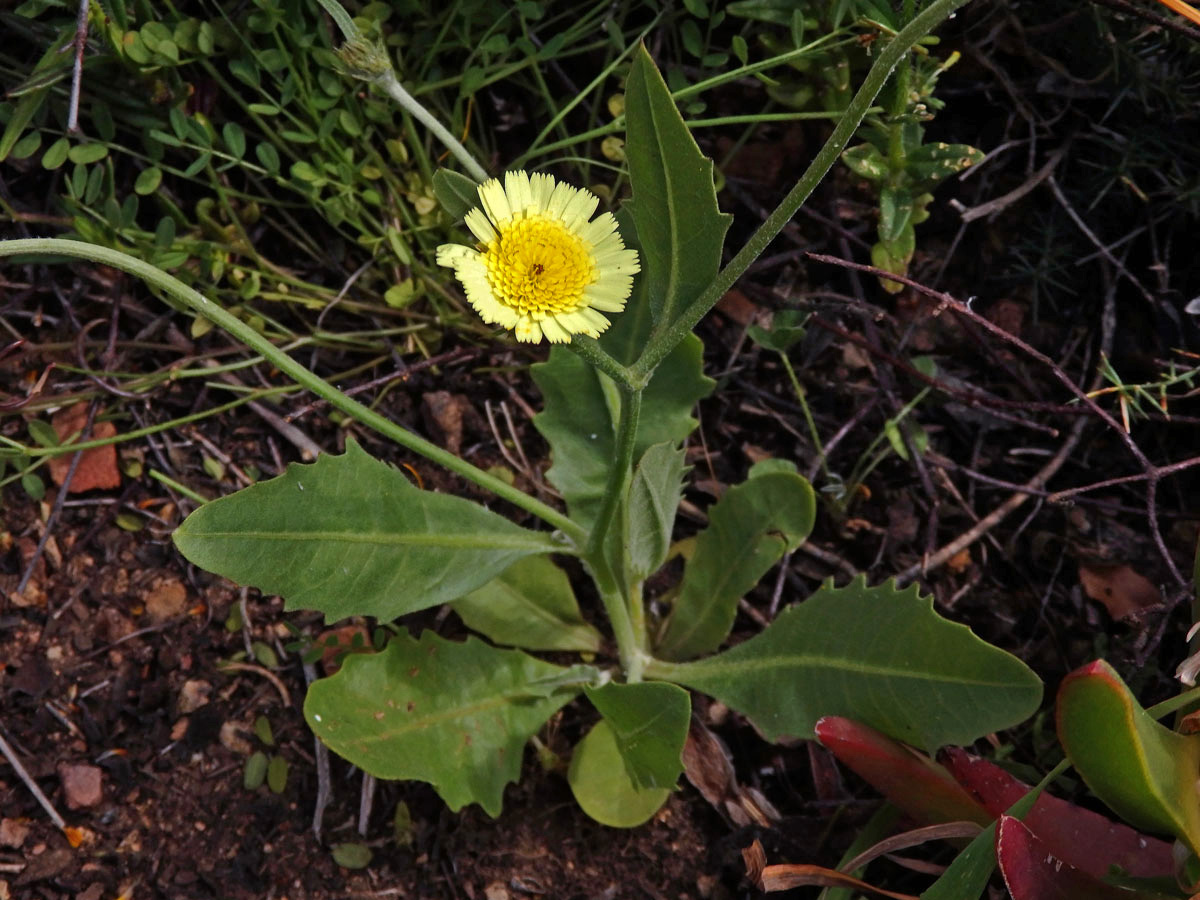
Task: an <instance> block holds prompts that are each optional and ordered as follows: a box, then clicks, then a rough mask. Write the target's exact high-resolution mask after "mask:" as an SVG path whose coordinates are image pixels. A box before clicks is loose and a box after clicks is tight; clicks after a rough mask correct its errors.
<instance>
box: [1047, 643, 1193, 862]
mask: <svg viewBox="0 0 1200 900" xmlns="http://www.w3.org/2000/svg"><path fill="white" fill-rule="evenodd" d="M1057 716H1058V739H1059V742H1060V743H1061V744H1062V746H1063V749H1064V750H1065V751H1066V753H1067V757H1068V758H1069V759H1070V760H1071V764H1072V765H1073V766H1074V767H1075V769H1076V771H1078V772H1079V774H1080V776H1082V778H1083V780H1084V781H1085V782H1087V786H1088V787H1089V788H1091V789H1092V792H1093V793H1094V794H1095V795H1096V796H1097V797H1099V798H1100V799H1101V800H1103V801H1104V802H1105V803H1106V804H1107V805H1108V806H1110V807H1111V808H1112V810H1113V811H1114V812H1116V813H1117V814H1118V815H1119V816H1121V818H1123V819H1125V820H1126V821H1128V822H1129V823H1130V824H1131V825H1134V826H1136V827H1137V828H1143V829H1145V830H1147V831H1154V832H1165V833H1168V834H1173V835H1175V837H1177V838H1178V839H1179V840H1180V841H1182V842H1183V843H1184V844H1186V845H1187V846H1188V848H1189V849H1190V850H1191V851H1192V852H1193V853H1200V799H1198V798H1197V796H1196V773H1197V772H1200V734H1189V735H1183V734H1178V733H1176V732H1174V731H1171V730H1170V729H1168V728H1165V727H1164V726H1162V725H1160V724H1159V723H1158V722H1156V721H1155V720H1154V719H1153V718H1151V716H1150V715H1149V714H1148V713H1147V712H1146V711H1145V710H1144V709H1142V707H1141V705H1140V704H1139V703H1138V702H1137V700H1136V699H1135V698H1134V696H1133V694H1132V693H1130V691H1129V688H1128V687H1127V686H1126V685H1125V682H1124V681H1122V680H1121V676H1119V675H1118V674H1117V673H1116V671H1115V670H1114V669H1113V668H1112V666H1110V665H1109V664H1108V663H1106V662H1104V661H1103V660H1099V661H1097V662H1094V663H1090V664H1089V665H1086V666H1083V667H1082V668H1079V669H1076V670H1075V671H1074V672H1072V673H1071V674H1070V675H1068V676H1067V677H1066V678H1065V679H1063V683H1062V685H1061V686H1060V687H1059V689H1058V707H1057Z"/></svg>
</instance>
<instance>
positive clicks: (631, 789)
mask: <svg viewBox="0 0 1200 900" xmlns="http://www.w3.org/2000/svg"><path fill="white" fill-rule="evenodd" d="M567 783H568V784H569V785H570V786H571V793H572V794H574V795H575V802H576V803H578V804H579V807H580V809H582V810H583V811H584V812H585V813H587V814H588V815H589V816H591V817H592V818H593V819H595V820H596V821H597V822H599V823H600V824H601V825H608V826H610V827H612V828H636V827H637V826H638V825H641V824H643V823H645V822H647V821H649V820H650V817H651V816H653V815H654V814H655V813H656V812H658V810H659V809H660V808H661V807H662V805H663V804H664V803H666V802H667V797H668V796H670V794H671V790H670V788H653V787H652V788H639V787H637V786H636V785H635V784H634V783H633V782H632V781H631V780H630V778H629V773H628V771H627V770H626V768H625V761H624V759H622V757H621V751H620V749H619V748H618V746H617V738H616V736H615V735H614V734H613V730H612V727H611V726H610V725H609V724H608V721H607V720H605V719H601V720H600V721H599V722H597V723H596V724H595V725H593V726H592V730H591V731H589V732H588V733H587V735H585V736H584V738H583V740H582V741H580V742H579V744H578V745H577V746H576V747H575V753H574V754H573V755H572V756H571V765H570V767H569V768H568V769H567Z"/></svg>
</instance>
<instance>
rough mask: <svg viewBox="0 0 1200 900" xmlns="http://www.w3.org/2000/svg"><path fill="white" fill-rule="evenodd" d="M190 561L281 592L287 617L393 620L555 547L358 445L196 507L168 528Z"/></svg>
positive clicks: (265, 589) (542, 536) (458, 593)
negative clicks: (308, 614) (420, 482)
mask: <svg viewBox="0 0 1200 900" xmlns="http://www.w3.org/2000/svg"><path fill="white" fill-rule="evenodd" d="M174 539H175V546H177V547H178V548H179V550H180V552H181V553H182V554H183V555H184V556H186V557H187V558H188V559H189V560H191V561H192V562H193V563H195V564H196V565H198V566H200V567H201V568H203V569H207V570H209V571H210V572H216V573H217V574H219V575H224V576H225V577H227V578H230V579H232V580H234V581H236V582H238V583H239V584H249V585H253V586H254V587H257V588H259V589H260V590H262V591H263V592H265V593H269V594H280V595H281V596H283V598H284V599H285V600H286V601H287V606H286V608H287V609H315V610H319V611H321V612H323V613H324V614H325V618H326V620H327V621H333V620H335V619H341V618H345V617H346V616H361V615H368V616H375V617H377V618H380V619H388V620H390V619H394V618H396V617H397V616H400V615H403V614H404V613H408V612H412V611H414V610H418V609H425V608H426V607H430V606H436V605H437V604H439V603H445V602H447V601H449V600H454V599H456V598H457V597H461V596H462V595H463V594H465V593H467V592H468V591H471V590H474V589H475V588H477V587H479V586H480V585H481V584H484V583H485V582H487V581H489V580H490V579H491V578H492V577H494V576H495V575H498V574H499V573H500V572H502V571H504V569H506V568H507V567H508V566H509V565H511V564H512V563H513V562H515V561H516V560H518V559H521V558H522V557H525V556H530V555H532V554H535V553H548V552H553V551H555V550H561V549H562V547H561V545H560V544H558V543H557V542H556V541H554V539H552V538H551V537H550V535H548V534H540V533H538V532H536V531H528V530H527V529H524V528H520V527H518V526H516V525H514V524H513V523H511V522H509V521H508V520H507V519H505V518H503V517H501V516H498V515H496V514H495V513H493V512H489V511H488V510H486V509H484V508H483V507H482V506H479V505H478V504H476V503H472V502H471V501H469V500H464V499H462V498H460V497H451V496H449V495H446V494H436V493H433V492H432V491H423V490H420V489H418V488H416V487H414V486H413V485H412V484H411V483H410V482H409V480H408V478H407V477H405V476H404V475H403V474H402V473H400V472H399V471H397V470H396V469H394V468H392V467H391V466H389V465H387V464H386V463H383V462H380V461H379V460H376V459H373V458H372V457H370V456H369V455H368V454H367V453H366V452H365V451H364V450H363V449H362V448H361V447H359V446H358V444H356V443H355V442H354V441H350V442H349V443H348V444H347V446H346V452H345V453H344V454H342V455H341V456H321V457H319V458H318V459H317V461H316V462H315V463H312V464H311V465H294V464H293V465H290V466H288V469H287V471H286V472H285V473H284V474H283V475H280V476H279V477H278V478H272V479H271V480H270V481H266V482H263V483H261V484H256V485H253V486H251V487H248V488H246V489H245V490H241V491H238V492H237V493H236V494H231V495H229V496H228V497H223V498H221V499H220V500H214V501H213V502H212V503H207V504H205V505H204V506H202V507H200V508H199V509H197V510H196V511H195V512H194V513H192V514H191V515H190V516H188V517H187V519H186V520H185V521H184V523H183V524H182V525H180V526H179V528H177V529H176V530H175V534H174Z"/></svg>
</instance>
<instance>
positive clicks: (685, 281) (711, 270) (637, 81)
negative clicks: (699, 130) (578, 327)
mask: <svg viewBox="0 0 1200 900" xmlns="http://www.w3.org/2000/svg"><path fill="white" fill-rule="evenodd" d="M625 123H626V124H625V127H626V144H625V152H626V156H627V158H628V160H629V180H630V182H631V183H632V184H633V200H632V204H631V205H632V214H633V219H634V221H635V223H636V224H637V232H638V236H639V240H640V242H641V257H642V276H641V278H642V280H643V281H645V282H646V290H647V293H648V294H649V296H650V298H651V300H650V302H651V304H652V311H653V317H654V322H655V325H656V326H658V327H660V328H661V327H663V326H665V325H669V324H670V323H671V322H673V321H674V320H675V319H676V318H677V317H678V316H679V314H680V313H681V312H682V311H683V310H684V309H685V308H686V306H687V304H688V303H689V302H691V301H692V300H694V299H695V298H696V297H698V296H699V295H700V293H701V292H702V291H703V290H704V289H705V288H707V287H708V285H709V284H710V283H711V282H712V280H713V278H714V277H715V276H716V274H717V269H718V268H719V266H720V263H721V247H722V245H723V244H724V242H725V232H726V231H727V230H728V229H729V223H730V222H731V221H732V217H731V216H729V215H728V214H726V213H722V212H721V211H720V209H719V208H718V206H717V192H716V190H715V188H714V186H713V164H712V160H710V159H708V158H707V157H706V156H704V154H703V153H701V152H700V148H699V147H698V146H696V141H695V139H694V138H693V137H692V134H691V132H690V131H688V128H687V125H685V124H684V122H683V117H682V116H680V114H679V110H678V108H676V106H675V101H674V100H673V99H671V92H670V90H669V89H668V88H667V85H666V82H664V81H663V78H662V75H660V74H659V71H658V69H657V68H656V67H655V65H654V61H653V60H651V58H650V54H649V53H647V52H646V48H645V47H644V46H643V47H640V48H639V49H638V50H637V51H636V52H635V53H634V58H633V67H632V69H631V70H630V73H629V80H628V83H627V84H626V88H625ZM627 205H630V204H627Z"/></svg>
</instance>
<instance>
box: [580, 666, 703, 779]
mask: <svg viewBox="0 0 1200 900" xmlns="http://www.w3.org/2000/svg"><path fill="white" fill-rule="evenodd" d="M584 693H586V694H587V698H588V699H589V700H590V701H592V705H593V706H594V707H596V709H597V710H598V711H599V712H600V715H602V716H604V721H605V722H606V723H608V727H609V728H610V729H611V730H612V735H613V739H614V740H615V742H616V745H617V752H618V753H620V754H621V759H622V760H624V762H625V771H626V774H627V775H628V776H629V780H630V782H631V783H632V784H633V786H634V787H635V788H637V789H639V790H641V789H645V788H673V787H675V782H676V780H677V779H678V778H679V773H680V772H682V771H683V762H682V755H683V745H684V742H685V741H687V734H688V722H689V721H690V719H691V715H692V701H691V695H689V694H688V692H687V691H685V690H683V688H679V687H676V686H675V685H673V684H667V683H666V682H663V681H643V682H640V683H639V684H616V683H611V682H610V683H609V684H606V685H604V686H603V687H598V688H585V690H584Z"/></svg>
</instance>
